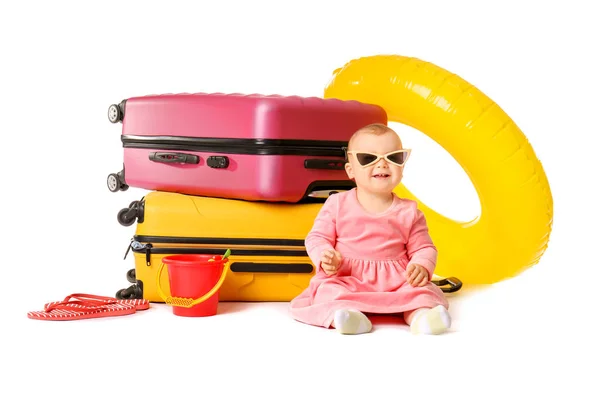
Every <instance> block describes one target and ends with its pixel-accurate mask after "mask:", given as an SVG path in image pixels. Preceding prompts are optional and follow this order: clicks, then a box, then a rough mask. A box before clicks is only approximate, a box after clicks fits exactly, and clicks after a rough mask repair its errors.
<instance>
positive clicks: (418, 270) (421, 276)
mask: <svg viewBox="0 0 600 396" xmlns="http://www.w3.org/2000/svg"><path fill="white" fill-rule="evenodd" d="M406 280H407V282H408V283H409V284H410V285H411V286H415V287H416V286H425V285H426V284H427V282H429V273H428V272H427V270H426V269H425V268H424V267H423V266H421V265H419V264H409V265H408V267H406Z"/></svg>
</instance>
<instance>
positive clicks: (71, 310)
mask: <svg viewBox="0 0 600 396" xmlns="http://www.w3.org/2000/svg"><path fill="white" fill-rule="evenodd" d="M135 312H136V309H135V307H134V306H133V305H121V304H113V303H108V304H106V305H103V306H89V305H80V304H74V303H66V304H65V303H63V302H58V303H55V304H51V305H48V306H47V307H46V308H45V310H44V311H34V312H29V313H27V317H28V318H29V319H37V320H76V319H92V318H104V317H109V316H123V315H131V314H134V313H135Z"/></svg>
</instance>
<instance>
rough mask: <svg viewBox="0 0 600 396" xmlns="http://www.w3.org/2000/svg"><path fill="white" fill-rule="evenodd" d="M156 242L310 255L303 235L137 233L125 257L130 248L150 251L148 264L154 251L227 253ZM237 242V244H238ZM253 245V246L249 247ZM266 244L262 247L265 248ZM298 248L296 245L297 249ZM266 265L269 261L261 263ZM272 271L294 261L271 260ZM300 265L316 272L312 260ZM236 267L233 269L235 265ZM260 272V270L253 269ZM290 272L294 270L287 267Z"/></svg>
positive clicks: (251, 252) (256, 253)
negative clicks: (209, 236)
mask: <svg viewBox="0 0 600 396" xmlns="http://www.w3.org/2000/svg"><path fill="white" fill-rule="evenodd" d="M151 242H154V243H155V244H171V245H174V244H176V245H211V246H214V245H223V246H224V247H225V246H227V247H230V246H234V247H232V248H230V249H231V255H236V256H276V257H281V256H284V257H308V253H307V252H306V249H305V248H304V241H303V240H300V239H261V238H191V237H155V236H138V235H136V236H134V237H133V238H131V242H130V244H129V247H128V248H127V251H126V252H125V257H123V259H126V258H127V255H128V253H129V251H130V250H132V251H133V252H134V253H145V255H146V266H148V267H149V266H150V258H151V255H152V253H155V254H220V253H223V249H224V248H216V247H198V246H196V247H189V246H188V247H177V246H167V247H155V246H154V244H153V243H151ZM236 245H237V247H235V246H236ZM249 246H250V247H249ZM275 246H281V247H282V248H283V249H274V248H273V247H275ZM261 247H262V248H261ZM294 248H296V249H294ZM237 264H238V265H237V267H239V268H243V267H244V266H245V268H246V270H245V271H241V270H240V272H249V271H247V269H248V265H256V264H255V263H248V262H240V263H237ZM260 265H261V266H262V265H265V264H260ZM270 265H271V271H269V272H284V271H281V270H276V269H275V267H277V266H279V265H285V266H286V268H288V269H293V268H294V267H293V266H292V267H287V266H290V265H291V264H277V263H270ZM297 266H299V268H298V269H296V270H297V271H301V273H306V271H307V268H305V267H306V266H310V267H311V270H310V272H312V265H311V264H297ZM232 270H233V269H232ZM252 272H259V271H252ZM285 272H290V271H285Z"/></svg>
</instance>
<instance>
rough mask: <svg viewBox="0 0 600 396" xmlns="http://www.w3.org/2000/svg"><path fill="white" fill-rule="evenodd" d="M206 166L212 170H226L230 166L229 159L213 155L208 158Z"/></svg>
mask: <svg viewBox="0 0 600 396" xmlns="http://www.w3.org/2000/svg"><path fill="white" fill-rule="evenodd" d="M206 164H207V165H208V166H209V167H211V168H217V169H225V168H227V167H228V166H229V158H227V157H225V156H220V155H212V156H210V157H208V159H207V160H206Z"/></svg>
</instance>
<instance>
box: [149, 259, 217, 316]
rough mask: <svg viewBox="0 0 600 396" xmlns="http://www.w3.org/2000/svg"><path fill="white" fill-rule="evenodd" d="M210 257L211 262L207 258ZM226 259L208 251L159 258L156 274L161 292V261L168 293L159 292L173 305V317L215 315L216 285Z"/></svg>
mask: <svg viewBox="0 0 600 396" xmlns="http://www.w3.org/2000/svg"><path fill="white" fill-rule="evenodd" d="M209 260H211V261H209ZM227 262H228V259H227V258H223V257H222V256H219V255H216V256H215V255H210V254H180V255H174V256H167V257H164V258H163V259H162V264H161V268H160V270H159V273H158V276H157V282H158V285H159V286H158V291H159V293H160V294H161V295H162V293H161V288H160V277H161V272H162V267H163V264H166V265H167V270H168V273H169V285H170V288H171V296H173V297H168V296H164V295H162V297H163V299H164V300H165V302H166V303H167V304H169V305H172V306H173V314H175V315H177V316H213V315H216V314H217V306H218V304H219V288H220V287H221V285H222V284H223V281H224V280H225V275H226V274H227V269H228V268H227V267H228V265H227Z"/></svg>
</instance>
